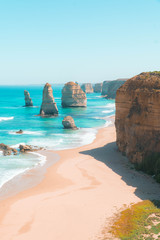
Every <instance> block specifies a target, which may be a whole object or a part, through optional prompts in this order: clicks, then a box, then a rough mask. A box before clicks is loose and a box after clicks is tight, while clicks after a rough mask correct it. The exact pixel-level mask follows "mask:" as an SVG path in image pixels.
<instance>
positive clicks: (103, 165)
mask: <svg viewBox="0 0 160 240" xmlns="http://www.w3.org/2000/svg"><path fill="white" fill-rule="evenodd" d="M115 137H116V135H115V127H114V126H108V127H105V128H101V129H99V131H98V133H97V135H96V139H95V140H94V141H93V142H92V143H91V144H89V145H85V146H82V147H79V148H75V149H71V150H70V149H68V150H59V151H45V155H46V156H47V158H48V159H49V161H50V160H52V154H58V155H59V156H60V160H59V161H57V162H56V163H55V164H53V165H52V166H50V167H48V168H47V170H46V173H45V174H44V177H43V179H42V180H41V182H40V183H38V184H37V185H36V186H33V187H31V188H28V189H27V190H23V191H21V192H19V193H17V194H16V195H14V196H12V197H9V198H7V199H5V200H2V201H1V205H0V212H1V216H0V235H1V239H2V240H5V239H6V240H8V239H11V237H12V239H16V240H18V239H21V240H23V239H31V240H32V239H40V240H41V239H44V238H45V236H46V234H47V236H48V237H47V240H50V239H56V240H72V239H73V240H75V239H76V240H82V239H83V240H88V239H97V234H100V232H101V229H103V225H104V223H105V222H106V219H107V220H108V219H110V218H111V217H112V216H113V214H114V213H115V212H116V211H117V210H118V209H120V208H121V207H122V206H123V205H124V204H127V205H128V204H130V203H133V202H135V203H136V202H138V201H141V200H144V199H153V198H157V199H160V191H159V189H160V186H159V184H157V183H156V182H155V181H154V180H153V179H152V178H151V177H150V176H148V175H146V174H144V173H140V172H136V171H135V170H134V169H132V168H131V164H130V163H129V162H128V160H127V159H126V158H125V157H123V156H122V155H121V153H119V152H118V151H117V147H116V144H115ZM86 190H87V191H86ZM15 214H16V219H15ZM41 225H42V226H43V227H42V228H40V230H38V229H39V226H41Z"/></svg>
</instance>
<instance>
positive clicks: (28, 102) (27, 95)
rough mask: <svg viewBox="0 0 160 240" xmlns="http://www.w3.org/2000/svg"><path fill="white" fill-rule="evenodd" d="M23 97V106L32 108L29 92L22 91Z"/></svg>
mask: <svg viewBox="0 0 160 240" xmlns="http://www.w3.org/2000/svg"><path fill="white" fill-rule="evenodd" d="M24 96H25V106H26V107H32V106H33V102H32V99H31V97H30V94H29V92H28V91H26V90H24Z"/></svg>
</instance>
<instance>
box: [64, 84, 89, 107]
mask: <svg viewBox="0 0 160 240" xmlns="http://www.w3.org/2000/svg"><path fill="white" fill-rule="evenodd" d="M86 106H87V98H86V94H85V93H84V92H83V90H82V89H81V87H80V85H78V84H77V83H74V82H68V83H66V84H65V85H64V87H63V89H62V107H86Z"/></svg>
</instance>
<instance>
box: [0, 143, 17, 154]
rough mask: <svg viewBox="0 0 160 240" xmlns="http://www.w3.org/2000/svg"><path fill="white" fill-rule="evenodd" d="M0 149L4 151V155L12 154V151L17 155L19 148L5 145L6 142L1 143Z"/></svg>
mask: <svg viewBox="0 0 160 240" xmlns="http://www.w3.org/2000/svg"><path fill="white" fill-rule="evenodd" d="M0 151H2V152H3V155H4V156H7V155H11V154H12V153H13V154H14V155H17V150H16V149H15V148H11V147H9V146H8V145H5V144H4V143H1V144H0Z"/></svg>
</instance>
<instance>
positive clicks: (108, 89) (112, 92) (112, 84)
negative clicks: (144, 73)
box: [101, 79, 125, 99]
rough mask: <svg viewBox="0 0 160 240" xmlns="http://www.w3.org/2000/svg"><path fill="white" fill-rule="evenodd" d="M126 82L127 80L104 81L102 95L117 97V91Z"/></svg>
mask: <svg viewBox="0 0 160 240" xmlns="http://www.w3.org/2000/svg"><path fill="white" fill-rule="evenodd" d="M124 83H125V80H121V79H118V80H114V81H104V82H103V85H102V93H101V94H102V95H103V96H105V97H106V98H112V99H114V98H116V92H117V89H118V88H119V87H121V86H122V85H123V84H124Z"/></svg>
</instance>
